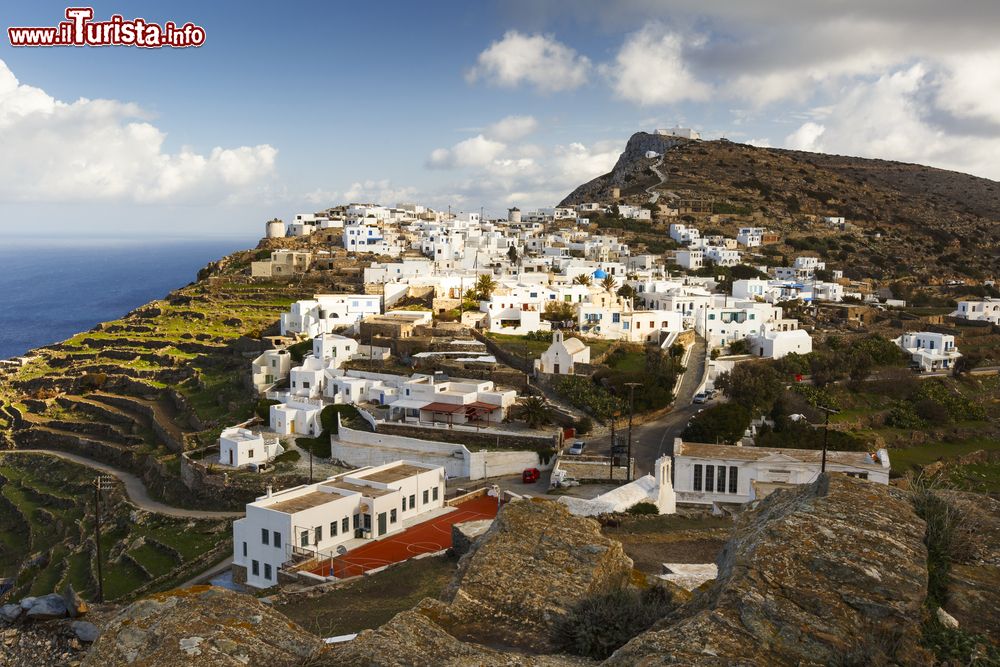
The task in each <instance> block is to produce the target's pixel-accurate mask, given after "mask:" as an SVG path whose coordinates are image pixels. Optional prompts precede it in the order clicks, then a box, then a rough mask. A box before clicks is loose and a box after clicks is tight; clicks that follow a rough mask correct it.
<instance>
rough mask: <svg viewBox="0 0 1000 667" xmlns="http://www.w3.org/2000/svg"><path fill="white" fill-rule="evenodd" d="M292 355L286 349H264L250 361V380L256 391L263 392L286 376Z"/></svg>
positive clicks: (289, 369) (290, 365) (289, 368)
mask: <svg viewBox="0 0 1000 667" xmlns="http://www.w3.org/2000/svg"><path fill="white" fill-rule="evenodd" d="M291 369H292V355H291V354H289V352H288V350H283V349H282V350H265V351H264V352H263V353H262V354H261V355H260V356H258V357H257V358H256V359H254V360H253V362H252V363H251V371H250V372H251V381H252V382H253V386H254V389H256V390H257V392H258V393H259V392H263V391H266V390H267V389H268V387H270V386H271V385H273V384H274V383H276V382H280V381H281V380H284V379H285V378H287V377H288V373H289V371H291Z"/></svg>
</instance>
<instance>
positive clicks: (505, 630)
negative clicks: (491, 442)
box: [329, 500, 632, 665]
mask: <svg viewBox="0 0 1000 667" xmlns="http://www.w3.org/2000/svg"><path fill="white" fill-rule="evenodd" d="M631 574H632V560H631V559H630V558H628V556H626V555H625V553H624V551H623V550H622V547H621V544H620V543H619V542H616V541H614V540H611V539H609V538H607V537H604V536H603V535H602V534H601V532H600V527H599V525H598V524H597V522H596V521H593V520H592V519H584V518H580V517H574V516H572V515H571V514H570V513H569V512H567V511H566V509H565V508H564V507H563V506H562V505H559V504H558V503H554V502H550V501H527V500H525V501H518V502H514V503H510V504H508V505H506V506H505V507H504V508H503V510H502V511H501V512H500V514H499V515H498V516H497V518H496V520H495V521H494V522H493V525H492V526H491V528H490V529H489V530H488V531H487V532H486V533H485V534H484V535H482V536H481V537H480V538H478V539H477V540H476V541H475V542H474V543H473V545H472V547H471V549H470V550H469V552H468V553H467V554H466V555H465V556H463V557H462V560H461V561H460V562H459V567H458V572H457V574H456V575H455V579H454V581H453V582H452V584H451V586H450V588H449V590H448V591H447V593H446V595H445V598H446V600H445V601H444V602H441V601H438V600H430V599H427V600H424V601H423V602H422V603H420V605H418V606H417V607H416V608H415V609H414V610H413V611H411V612H405V613H403V614H399V615H397V616H396V617H394V618H393V619H392V621H390V622H389V623H387V624H386V625H384V626H382V627H381V628H379V629H378V630H375V631H366V632H363V633H361V634H360V635H359V636H358V638H357V639H355V640H354V641H353V642H351V643H350V644H347V645H343V646H339V647H336V648H334V649H333V652H332V655H331V657H330V662H329V664H358V665H361V664H378V665H394V664H426V665H436V664H456V665H458V664H483V665H521V664H526V665H556V664H575V659H572V658H566V657H562V656H546V655H545V654H546V653H552V652H553V650H554V649H553V647H552V646H551V644H550V635H551V629H552V626H553V624H554V623H555V622H556V621H557V620H558V619H559V618H560V617H561V616H562V615H563V614H564V613H565V612H566V610H567V609H568V608H569V607H571V606H573V604H575V603H576V602H578V601H579V600H581V599H583V598H585V597H588V596H590V595H593V594H599V593H602V592H605V591H609V590H612V589H614V588H617V587H620V586H623V585H625V584H626V583H627V582H628V581H629V579H630V576H631ZM485 646H489V647H491V648H490V649H487V648H485ZM499 649H503V651H505V652H507V653H506V654H505V653H503V652H500V650H499ZM525 652H527V653H529V654H532V655H533V657H531V658H528V657H527V656H526V655H525V654H524V653H525Z"/></svg>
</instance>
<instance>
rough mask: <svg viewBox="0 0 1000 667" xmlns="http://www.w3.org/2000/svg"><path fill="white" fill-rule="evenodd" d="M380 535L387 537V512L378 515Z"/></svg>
mask: <svg viewBox="0 0 1000 667" xmlns="http://www.w3.org/2000/svg"><path fill="white" fill-rule="evenodd" d="M378 534H379V535H385V512H380V513H379V515H378Z"/></svg>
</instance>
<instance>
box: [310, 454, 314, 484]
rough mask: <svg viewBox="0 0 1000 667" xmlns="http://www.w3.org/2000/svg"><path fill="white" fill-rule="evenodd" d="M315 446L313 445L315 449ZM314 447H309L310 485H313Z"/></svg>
mask: <svg viewBox="0 0 1000 667" xmlns="http://www.w3.org/2000/svg"><path fill="white" fill-rule="evenodd" d="M314 446H315V445H313V447H314ZM313 447H309V483H310V484H312V483H313Z"/></svg>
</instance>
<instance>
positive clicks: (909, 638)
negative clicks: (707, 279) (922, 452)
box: [608, 475, 931, 665]
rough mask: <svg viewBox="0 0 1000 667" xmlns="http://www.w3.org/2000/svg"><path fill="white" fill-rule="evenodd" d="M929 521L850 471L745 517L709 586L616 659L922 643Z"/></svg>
mask: <svg viewBox="0 0 1000 667" xmlns="http://www.w3.org/2000/svg"><path fill="white" fill-rule="evenodd" d="M923 535H924V524H923V521H922V520H921V519H919V518H918V517H917V516H916V514H915V513H914V511H913V508H912V506H911V505H910V503H909V502H908V500H907V499H906V498H905V497H904V496H903V495H902V494H901V493H900V492H897V491H895V490H894V489H890V488H888V487H884V486H880V485H877V484H871V483H869V482H866V481H862V480H857V479H853V478H849V477H845V476H841V475H834V476H825V477H823V478H821V479H820V480H819V481H818V482H816V483H814V484H812V485H809V486H806V487H803V488H802V489H801V490H796V491H791V492H789V491H783V492H780V493H777V494H774V495H772V496H769V497H768V498H767V499H765V500H764V501H763V502H762V503H761V504H760V507H759V508H758V509H756V510H755V511H752V512H748V513H747V514H746V515H744V516H743V517H742V519H741V520H740V522H739V523H738V525H737V527H736V528H735V529H734V533H733V535H732V537H731V539H730V541H729V542H728V543H727V545H726V547H725V549H724V550H723V553H722V555H721V556H720V562H719V578H718V580H717V581H716V583H715V585H714V586H713V587H712V588H711V589H710V590H709V591H708V592H707V593H706V594H704V595H702V596H699V597H696V598H695V599H694V600H693V601H692V602H691V603H690V604H689V605H688V606H687V607H685V608H682V609H681V610H680V611H679V612H678V613H676V614H674V615H672V616H670V617H668V618H667V619H665V620H663V621H661V622H660V623H659V624H657V625H656V626H654V628H653V629H652V630H650V631H648V632H646V633H644V634H642V635H640V636H638V637H636V638H635V639H633V640H632V641H631V642H629V643H628V644H627V645H626V646H624V647H622V648H621V649H619V650H618V651H617V652H616V653H615V654H614V655H613V656H612V657H611V659H610V660H609V661H608V664H611V665H635V664H644V665H659V664H679V665H722V664H732V663H733V662H734V661H736V662H739V663H740V664H755V665H763V664H766V665H799V664H836V663H838V662H842V661H844V660H845V659H847V660H848V661H849V660H850V659H851V656H853V657H854V658H857V659H861V658H862V657H867V658H868V659H873V657H874V656H878V655H879V654H883V655H886V654H891V655H889V657H890V658H891V659H894V660H897V661H899V662H900V663H902V664H927V663H929V662H931V660H930V656H929V655H927V654H925V653H924V651H923V649H921V648H920V647H919V645H918V643H917V642H918V641H919V637H920V622H921V611H922V608H923V603H924V599H925V597H926V595H927V563H926V561H927V552H926V548H925V547H924V544H923V541H922V540H923Z"/></svg>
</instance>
